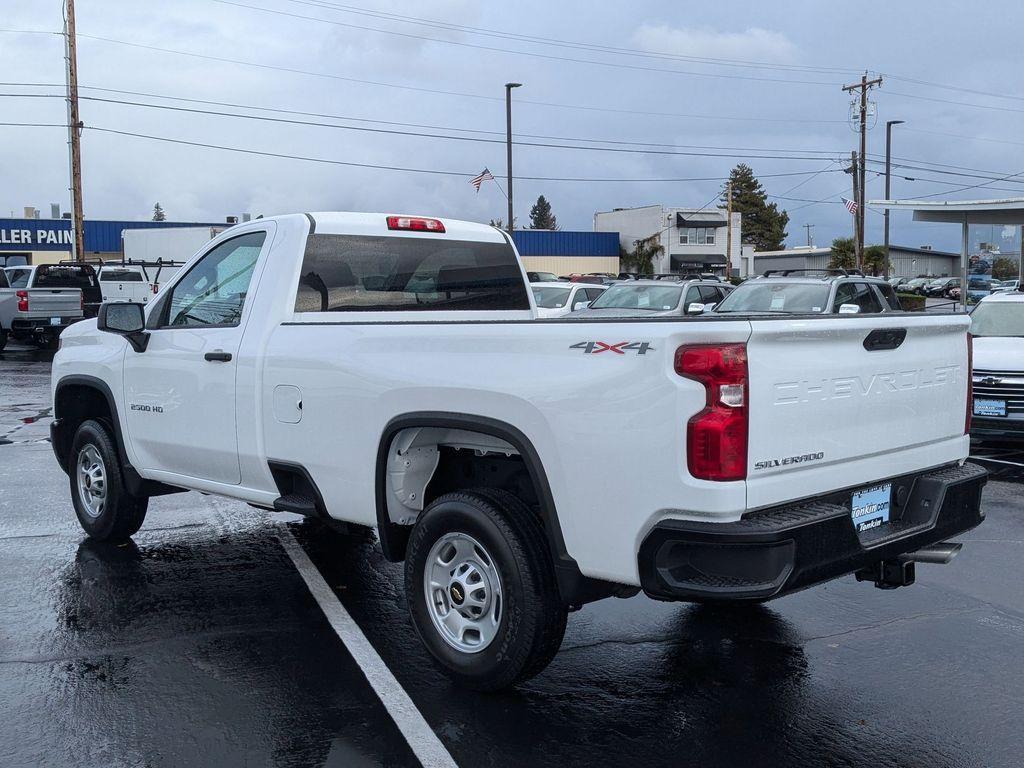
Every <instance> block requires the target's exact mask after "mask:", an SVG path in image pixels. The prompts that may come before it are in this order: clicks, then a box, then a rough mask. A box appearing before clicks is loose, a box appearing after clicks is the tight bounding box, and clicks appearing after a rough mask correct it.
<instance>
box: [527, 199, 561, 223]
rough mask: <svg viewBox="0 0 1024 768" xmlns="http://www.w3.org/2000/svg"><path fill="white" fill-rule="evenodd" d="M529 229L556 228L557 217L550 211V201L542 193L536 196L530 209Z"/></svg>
mask: <svg viewBox="0 0 1024 768" xmlns="http://www.w3.org/2000/svg"><path fill="white" fill-rule="evenodd" d="M530 229H558V219H556V218H555V215H554V214H553V213H552V212H551V203H549V202H548V201H547V200H546V199H545V198H544V195H541V196H540V197H538V198H537V202H536V203H534V204H533V207H532V208H531V209H530Z"/></svg>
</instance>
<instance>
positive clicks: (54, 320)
mask: <svg viewBox="0 0 1024 768" xmlns="http://www.w3.org/2000/svg"><path fill="white" fill-rule="evenodd" d="M50 325H60V318H59V317H51V318H50Z"/></svg>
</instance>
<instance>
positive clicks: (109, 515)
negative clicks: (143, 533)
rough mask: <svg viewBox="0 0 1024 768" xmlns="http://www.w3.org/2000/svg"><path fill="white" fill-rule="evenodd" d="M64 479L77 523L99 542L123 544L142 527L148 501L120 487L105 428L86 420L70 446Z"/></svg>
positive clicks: (114, 455) (114, 448)
mask: <svg viewBox="0 0 1024 768" xmlns="http://www.w3.org/2000/svg"><path fill="white" fill-rule="evenodd" d="M68 469H69V472H68V476H69V478H70V482H71V499H72V503H73V504H74V506H75V513H76V514H77V515H78V522H79V524H80V525H81V526H82V528H83V529H84V530H85V532H86V533H87V534H89V536H91V537H92V538H94V539H98V540H100V541H123V540H125V539H127V538H128V537H130V536H131V535H132V534H134V533H135V532H136V531H138V530H139V528H141V527H142V521H143V520H145V519H146V509H147V507H148V506H149V499H148V498H146V497H139V496H132V495H131V494H130V493H129V492H128V489H127V488H126V487H125V484H124V473H123V472H122V468H121V461H120V459H119V457H118V454H117V446H116V444H115V443H114V440H113V438H112V437H111V435H110V431H109V430H108V429H107V427H106V426H105V425H104V424H102V423H100V422H98V421H92V420H90V421H86V422H83V423H82V425H81V426H80V427H79V428H78V431H77V432H75V437H74V440H73V441H72V443H71V456H70V465H69V467H68Z"/></svg>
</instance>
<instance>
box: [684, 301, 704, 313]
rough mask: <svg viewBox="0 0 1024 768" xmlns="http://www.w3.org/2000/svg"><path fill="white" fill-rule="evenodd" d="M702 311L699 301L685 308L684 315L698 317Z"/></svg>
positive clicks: (702, 307) (702, 306)
mask: <svg viewBox="0 0 1024 768" xmlns="http://www.w3.org/2000/svg"><path fill="white" fill-rule="evenodd" d="M703 311H704V305H703V304H701V303H700V302H699V301H695V302H693V303H692V304H690V305H689V306H688V307H687V308H686V314H688V315H699V314H700V313H701V312H703Z"/></svg>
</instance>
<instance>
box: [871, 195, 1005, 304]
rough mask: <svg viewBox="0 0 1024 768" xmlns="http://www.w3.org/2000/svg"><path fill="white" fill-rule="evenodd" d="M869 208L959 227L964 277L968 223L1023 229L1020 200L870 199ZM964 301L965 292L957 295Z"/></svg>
mask: <svg viewBox="0 0 1024 768" xmlns="http://www.w3.org/2000/svg"><path fill="white" fill-rule="evenodd" d="M868 205H870V206H876V207H878V208H887V209H889V210H890V211H913V212H914V221H928V222H939V223H946V224H959V225H960V226H961V227H962V233H963V234H962V235H961V239H960V274H962V275H964V276H966V275H967V274H968V268H967V267H968V258H969V254H968V250H969V246H968V242H967V228H968V227H969V226H970V225H971V224H996V225H1000V224H1001V225H1004V226H1005V225H1010V226H1024V197H1004V198H999V199H996V200H871V201H869V202H868ZM961 295H962V297H963V301H964V302H966V301H967V291H966V290H964V291H963V293H962V294H961Z"/></svg>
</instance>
